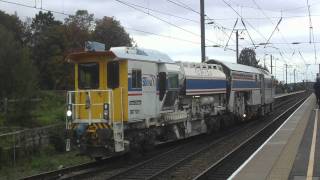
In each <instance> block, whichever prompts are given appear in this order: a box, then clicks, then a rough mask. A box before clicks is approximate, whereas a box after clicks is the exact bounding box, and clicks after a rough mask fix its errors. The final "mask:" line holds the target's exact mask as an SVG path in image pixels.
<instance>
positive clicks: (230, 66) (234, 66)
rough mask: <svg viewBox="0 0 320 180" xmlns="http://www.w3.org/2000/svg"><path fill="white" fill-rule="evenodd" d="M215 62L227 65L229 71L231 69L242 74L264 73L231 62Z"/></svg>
mask: <svg viewBox="0 0 320 180" xmlns="http://www.w3.org/2000/svg"><path fill="white" fill-rule="evenodd" d="M213 61H216V62H219V63H221V64H223V65H225V66H226V67H227V68H228V69H230V70H232V71H241V72H250V73H257V74H262V72H261V71H260V70H259V69H258V68H255V67H252V66H247V65H243V64H236V63H230V62H222V61H218V60H213Z"/></svg>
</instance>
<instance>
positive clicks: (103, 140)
mask: <svg viewBox="0 0 320 180" xmlns="http://www.w3.org/2000/svg"><path fill="white" fill-rule="evenodd" d="M66 60H67V61H68V62H69V63H72V64H74V80H75V81H74V82H75V84H74V85H75V88H74V90H71V91H68V92H67V108H66V130H67V134H68V138H67V143H66V144H67V150H70V148H73V147H75V148H78V149H79V150H80V152H81V153H82V154H85V155H88V156H90V157H93V158H95V159H101V158H103V157H107V156H110V155H114V154H119V153H125V152H129V151H132V150H133V149H147V148H150V147H153V146H155V145H157V144H163V143H167V142H173V141H177V140H180V139H185V138H188V137H192V136H196V135H199V134H204V133H212V132H217V131H219V130H220V129H221V128H228V127H229V126H230V124H233V123H234V122H235V121H237V122H243V121H248V120H250V119H253V118H254V117H256V116H264V115H265V114H267V113H269V112H271V111H272V108H273V102H274V94H275V93H274V87H273V81H274V77H273V76H272V74H270V73H269V72H267V71H265V70H263V69H259V68H255V67H251V66H246V65H242V64H235V63H228V62H223V61H218V60H207V61H206V62H203V63H198V62H182V61H173V60H172V59H171V58H170V57H169V56H168V55H166V54H165V53H162V52H159V51H157V50H151V49H143V48H138V47H112V48H110V50H99V49H97V50H95V49H94V48H91V49H87V50H86V51H81V52H73V53H70V54H68V55H67V56H66Z"/></svg>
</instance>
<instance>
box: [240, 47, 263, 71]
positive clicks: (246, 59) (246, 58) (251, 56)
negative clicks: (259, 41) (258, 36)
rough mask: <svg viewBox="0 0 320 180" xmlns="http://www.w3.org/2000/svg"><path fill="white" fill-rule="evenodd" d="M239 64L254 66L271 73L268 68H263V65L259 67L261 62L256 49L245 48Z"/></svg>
mask: <svg viewBox="0 0 320 180" xmlns="http://www.w3.org/2000/svg"><path fill="white" fill-rule="evenodd" d="M239 64H244V65H247V66H253V67H257V68H260V69H264V70H266V71H269V70H268V69H267V68H266V67H262V66H261V65H259V61H258V60H257V58H256V52H255V51H254V49H251V48H244V49H242V50H241V53H240V56H239Z"/></svg>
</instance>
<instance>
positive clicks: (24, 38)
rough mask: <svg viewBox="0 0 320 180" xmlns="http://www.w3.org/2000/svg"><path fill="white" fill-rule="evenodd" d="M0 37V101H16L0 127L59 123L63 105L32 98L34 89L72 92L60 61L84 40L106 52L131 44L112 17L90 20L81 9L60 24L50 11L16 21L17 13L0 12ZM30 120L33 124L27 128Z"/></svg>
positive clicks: (68, 67) (70, 73)
mask: <svg viewBox="0 0 320 180" xmlns="http://www.w3.org/2000/svg"><path fill="white" fill-rule="evenodd" d="M0 39H1V41H0V77H6V78H2V79H1V81H0V87H1V89H0V102H2V101H3V99H4V98H8V99H10V100H14V101H15V100H17V101H16V102H17V103H11V108H10V109H12V113H9V114H5V115H4V114H3V112H1V111H0V113H1V114H0V123H3V119H10V123H13V124H16V125H28V126H34V125H45V124H48V123H51V122H54V121H55V119H57V118H61V119H62V116H63V113H61V112H62V111H63V110H64V109H63V108H64V106H63V105H62V104H63V103H57V104H55V103H52V101H55V100H56V99H50V98H49V97H50V96H51V95H49V96H48V97H46V96H45V98H44V100H43V101H42V100H41V101H40V102H39V103H34V102H33V101H32V99H34V98H39V93H38V92H39V91H38V89H39V88H40V89H41V90H42V91H43V90H66V89H72V88H73V76H74V69H73V66H72V64H69V63H67V62H66V61H65V60H64V58H65V55H66V54H67V53H68V52H70V51H71V50H73V49H75V48H80V49H81V50H83V49H84V44H85V41H90V40H95V41H98V42H102V43H105V44H106V46H107V48H109V47H110V46H131V45H132V41H133V40H132V39H131V38H130V36H129V34H128V33H127V32H126V31H125V30H124V28H123V27H122V26H121V25H120V22H119V21H117V20H115V19H114V18H113V17H104V18H102V19H95V18H94V15H93V14H90V13H89V12H88V11H86V10H78V11H77V12H76V13H75V14H74V15H71V16H69V17H67V18H66V19H65V21H64V22H62V21H59V20H56V19H55V17H54V15H53V14H52V13H51V12H42V11H39V13H38V14H36V15H35V17H34V18H32V19H31V18H27V19H26V21H25V22H22V21H21V20H20V19H19V18H18V17H17V15H8V14H6V13H4V12H2V11H0ZM40 96H42V95H40ZM40 99H43V98H42V97H40ZM63 102H64V100H63ZM0 104H1V103H0ZM61 114H62V115H61ZM31 119H36V120H38V122H36V123H35V122H33V124H30V121H29V122H28V120H31ZM50 119H53V120H50ZM17 120H19V122H17ZM7 123H8V122H7ZM20 123H21V124H20Z"/></svg>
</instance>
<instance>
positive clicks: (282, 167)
mask: <svg viewBox="0 0 320 180" xmlns="http://www.w3.org/2000/svg"><path fill="white" fill-rule="evenodd" d="M315 108H316V98H315V96H314V95H313V94H312V95H311V96H310V97H309V98H308V99H307V100H305V102H304V103H303V104H302V105H301V106H300V107H299V108H298V109H297V110H296V111H295V112H294V113H293V114H292V115H291V116H290V117H289V118H288V119H287V120H286V121H285V123H283V124H282V125H281V127H279V128H278V130H277V131H276V132H275V133H274V134H273V135H272V136H271V137H270V138H269V139H268V140H267V141H266V142H265V143H264V144H263V145H262V146H261V147H260V148H259V149H258V150H257V151H256V152H255V153H254V154H253V155H252V156H251V157H250V158H248V159H247V161H246V162H245V163H244V164H242V165H241V166H240V167H239V169H238V170H237V171H236V172H234V173H233V174H232V175H231V176H230V178H229V179H237V180H238V179H239V180H256V179H279V180H282V179H293V180H300V179H301V180H302V179H304V180H305V179H306V180H315V179H319V180H320V178H319V177H320V132H319V129H320V128H318V127H319V126H318V124H319V123H318V121H319V118H318V109H315ZM319 116H320V114H319Z"/></svg>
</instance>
